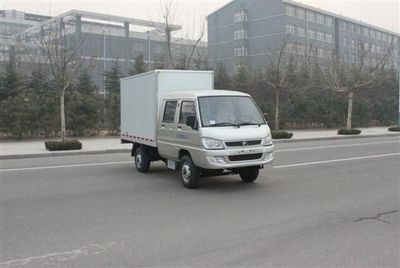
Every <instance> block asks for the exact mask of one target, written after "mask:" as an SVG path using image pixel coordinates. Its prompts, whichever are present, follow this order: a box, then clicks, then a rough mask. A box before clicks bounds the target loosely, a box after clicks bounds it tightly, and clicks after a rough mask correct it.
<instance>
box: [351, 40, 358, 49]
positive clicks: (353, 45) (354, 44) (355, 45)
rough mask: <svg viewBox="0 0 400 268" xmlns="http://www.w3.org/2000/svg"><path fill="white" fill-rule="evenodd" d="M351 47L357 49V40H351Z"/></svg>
mask: <svg viewBox="0 0 400 268" xmlns="http://www.w3.org/2000/svg"><path fill="white" fill-rule="evenodd" d="M351 47H354V48H357V42H356V40H355V39H351Z"/></svg>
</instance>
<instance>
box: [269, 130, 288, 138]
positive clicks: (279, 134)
mask: <svg viewBox="0 0 400 268" xmlns="http://www.w3.org/2000/svg"><path fill="white" fill-rule="evenodd" d="M271 134H272V138H273V139H290V138H291V137H292V136H293V133H290V132H286V131H283V130H274V131H272V133H271Z"/></svg>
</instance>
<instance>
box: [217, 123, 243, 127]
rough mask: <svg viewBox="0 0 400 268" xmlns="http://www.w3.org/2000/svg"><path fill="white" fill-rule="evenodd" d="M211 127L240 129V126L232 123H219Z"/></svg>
mask: <svg viewBox="0 0 400 268" xmlns="http://www.w3.org/2000/svg"><path fill="white" fill-rule="evenodd" d="M210 126H211V127H223V126H233V127H238V126H239V125H238V124H234V123H231V122H219V123H216V124H212V125H210Z"/></svg>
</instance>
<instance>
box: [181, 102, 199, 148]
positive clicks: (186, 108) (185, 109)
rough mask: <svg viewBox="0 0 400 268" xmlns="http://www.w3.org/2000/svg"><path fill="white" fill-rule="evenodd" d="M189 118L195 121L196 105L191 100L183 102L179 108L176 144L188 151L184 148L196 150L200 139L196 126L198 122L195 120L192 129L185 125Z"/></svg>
mask: <svg viewBox="0 0 400 268" xmlns="http://www.w3.org/2000/svg"><path fill="white" fill-rule="evenodd" d="M189 117H194V118H196V119H197V116H196V103H195V102H194V101H193V100H183V101H182V102H181V104H180V108H179V121H178V124H177V130H178V131H177V134H176V143H177V144H179V145H181V146H182V148H184V149H188V148H185V147H189V148H193V147H196V148H198V147H199V146H200V137H199V133H198V126H197V124H198V122H197V120H196V124H195V126H194V127H193V128H192V127H190V126H188V125H187V124H186V123H187V122H188V118H189ZM189 151H190V150H189Z"/></svg>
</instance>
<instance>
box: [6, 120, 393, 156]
mask: <svg viewBox="0 0 400 268" xmlns="http://www.w3.org/2000/svg"><path fill="white" fill-rule="evenodd" d="M361 130H362V132H361V134H360V135H357V136H342V135H338V134H337V129H331V130H294V131H291V132H293V138H292V139H291V140H278V141H275V142H292V141H304V140H321V139H325V140H327V139H351V138H354V137H357V138H358V137H371V136H396V135H397V136H398V135H399V133H398V132H389V131H388V130H387V127H376V128H363V129H361ZM79 140H80V141H81V142H82V150H79V151H61V152H49V151H47V150H46V148H45V147H44V141H42V140H33V141H2V142H0V159H12V158H26V157H38V156H57V155H75V154H96V153H115V152H126V151H129V150H130V149H131V148H132V145H130V144H121V140H120V138H119V137H107V138H79Z"/></svg>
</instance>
